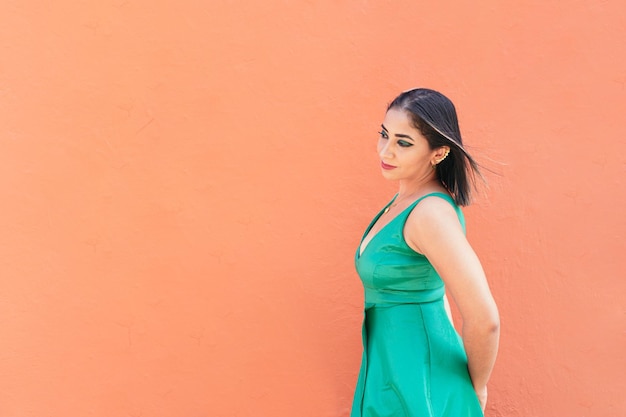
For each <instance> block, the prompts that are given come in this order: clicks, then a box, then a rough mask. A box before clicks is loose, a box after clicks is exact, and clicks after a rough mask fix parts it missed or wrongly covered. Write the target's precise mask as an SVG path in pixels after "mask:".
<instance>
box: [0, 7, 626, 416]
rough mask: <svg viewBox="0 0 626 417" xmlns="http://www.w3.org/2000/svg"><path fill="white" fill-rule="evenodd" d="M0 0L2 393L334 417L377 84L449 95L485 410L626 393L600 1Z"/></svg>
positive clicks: (620, 56)
mask: <svg viewBox="0 0 626 417" xmlns="http://www.w3.org/2000/svg"><path fill="white" fill-rule="evenodd" d="M524 3H525V5H523V6H521V5H516V3H515V2H500V1H495V0H489V1H483V2H478V5H477V4H473V2H445V1H444V2H415V1H413V0H412V1H404V0H401V1H394V2H391V1H370V2H368V1H357V0H351V1H342V2H336V1H330V0H325V1H307V2H305V1H301V2H295V1H294V2H288V1H279V0H265V1H228V2H226V1H223V2H218V1H207V2H202V1H188V0H184V1H177V2H175V1H169V2H168V1H156V2H155V1H145V0H135V1H124V0H118V1H108V2H75V1H68V0H59V1H55V2H51V1H30V2H21V1H14V0H11V1H7V2H5V4H4V5H3V7H2V9H3V10H2V13H0V47H1V50H2V54H1V58H0V106H1V107H0V191H1V194H2V201H3V202H2V204H0V230H2V233H0V277H1V280H0V285H1V287H0V318H1V319H0V334H2V343H0V415H1V416H6V417H13V416H20V417H30V416H32V417H42V416H54V417H56V416H59V417H60V416H95V417H105V416H106V417H109V416H136V417H139V416H150V417H159V416H176V417H178V416H185V417H194V416H211V417H212V416H218V417H224V416H226V417H227V416H273V417H288V416H289V417H291V416H302V417H305V416H311V417H313V416H315V417H320V416H328V417H336V416H347V414H348V409H349V406H350V401H351V397H352V389H353V386H354V383H355V381H356V373H357V371H358V366H359V363H360V348H361V346H360V320H361V305H362V293H361V288H360V283H359V281H358V279H357V277H356V275H355V273H354V271H353V265H352V256H353V253H354V250H355V247H356V245H357V242H358V239H359V238H360V235H361V233H362V231H363V229H364V227H365V226H366V225H367V223H368V222H369V220H370V218H371V217H372V215H373V214H374V213H375V212H376V211H377V209H378V208H379V207H380V206H381V205H382V204H384V203H385V202H386V201H387V199H388V198H389V197H390V196H391V195H392V194H393V192H394V185H392V184H387V183H385V182H384V181H383V180H382V179H381V178H380V176H379V169H378V168H377V162H376V155H375V151H374V147H375V140H376V130H377V126H378V125H379V123H380V120H381V119H382V117H383V112H384V109H385V104H386V103H387V102H388V101H389V100H391V99H392V98H393V97H394V96H395V95H396V94H397V93H398V92H399V91H401V90H403V89H406V88H409V87H413V86H428V87H431V88H435V89H439V90H441V91H443V92H445V93H446V94H448V95H449V96H450V97H451V98H452V99H453V101H455V102H456V104H457V106H458V109H459V112H460V119H461V125H462V130H463V131H464V133H465V138H466V141H467V142H468V143H469V144H470V145H471V147H472V149H474V153H475V154H476V156H477V157H478V158H479V159H480V160H482V161H483V162H484V163H485V165H486V166H487V167H490V168H492V169H494V170H495V171H496V172H497V173H498V175H494V174H488V179H489V182H490V188H489V190H487V192H486V193H484V195H483V196H482V197H481V198H480V200H479V201H478V203H477V204H476V205H475V206H472V207H470V208H469V209H468V210H467V211H466V213H467V217H468V229H469V237H470V240H471V241H472V242H473V244H474V245H475V247H476V250H477V251H478V252H479V255H480V256H481V258H482V259H483V261H484V263H485V268H486V270H487V272H488V274H489V278H490V281H491V283H492V287H493V291H494V294H495V296H496V298H497V301H498V303H499V306H500V309H501V315H502V344H501V353H500V356H499V361H498V363H497V368H496V370H495V373H494V376H493V380H492V383H491V386H490V404H489V415H490V416H587V417H589V416H598V417H607V416H623V415H625V414H626V402H625V396H624V392H625V391H626V378H625V377H624V370H625V369H626V359H625V358H626V355H624V354H623V352H624V351H625V350H626V336H625V333H624V328H625V324H626V322H625V315H624V294H625V291H626V283H625V280H624V271H625V269H626V268H625V267H626V261H625V257H624V256H623V253H622V249H623V239H624V232H625V229H626V227H625V226H626V224H625V221H624V215H623V211H624V204H625V203H626V196H625V193H624V181H623V179H622V178H623V175H624V164H625V159H624V154H625V153H626V142H625V141H624V139H623V138H624V137H625V136H626V127H625V125H624V123H623V118H624V116H623V113H624V97H625V93H626V88H625V83H626V65H625V64H626V55H625V54H624V39H625V38H626V7H625V6H624V5H623V2H621V1H618V0H610V1H603V2H598V1H593V0H585V1H577V2H571V3H568V5H567V6H563V4H564V3H563V2H562V1H556V0H549V1H532V2H524Z"/></svg>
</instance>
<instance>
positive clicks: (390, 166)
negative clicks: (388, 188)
mask: <svg viewBox="0 0 626 417" xmlns="http://www.w3.org/2000/svg"><path fill="white" fill-rule="evenodd" d="M380 166H381V167H382V169H394V168H395V167H394V166H393V165H387V164H386V163H384V162H383V161H380Z"/></svg>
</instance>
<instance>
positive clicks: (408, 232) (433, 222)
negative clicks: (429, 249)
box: [404, 194, 465, 253]
mask: <svg viewBox="0 0 626 417" xmlns="http://www.w3.org/2000/svg"><path fill="white" fill-rule="evenodd" d="M457 210H459V209H458V207H457V206H456V204H454V201H453V200H452V199H451V198H449V199H448V198H445V197H444V196H443V195H441V194H435V195H429V196H426V197H425V198H423V199H422V200H421V201H419V202H418V204H417V205H416V206H415V207H414V208H413V210H412V211H411V213H410V214H409V216H408V218H407V221H406V224H405V228H404V235H405V240H406V241H407V243H408V244H409V246H410V247H412V248H413V249H414V250H416V251H417V252H420V253H424V252H425V250H426V246H427V245H428V244H429V243H435V242H439V243H443V242H445V241H446V240H449V239H458V238H460V237H463V238H464V237H465V233H464V227H463V224H462V223H461V219H460V218H459V213H458V211H457Z"/></svg>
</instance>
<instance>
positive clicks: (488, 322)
mask: <svg viewBox="0 0 626 417" xmlns="http://www.w3.org/2000/svg"><path fill="white" fill-rule="evenodd" d="M481 327H482V330H483V331H484V332H485V333H487V334H494V333H495V334H499V333H500V315H499V314H498V312H497V311H496V312H494V313H492V314H490V315H489V316H488V317H485V318H484V320H483V323H482V326H481Z"/></svg>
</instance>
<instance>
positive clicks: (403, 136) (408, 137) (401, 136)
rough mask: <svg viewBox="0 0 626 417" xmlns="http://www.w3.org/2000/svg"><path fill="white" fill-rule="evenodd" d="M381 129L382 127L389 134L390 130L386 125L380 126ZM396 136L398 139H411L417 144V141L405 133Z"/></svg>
mask: <svg viewBox="0 0 626 417" xmlns="http://www.w3.org/2000/svg"><path fill="white" fill-rule="evenodd" d="M380 127H382V128H383V130H384V131H385V132H389V130H388V129H387V128H386V127H385V125H380ZM394 136H395V137H397V138H405V139H411V140H412V141H413V142H415V139H413V138H412V137H410V136H409V135H405V134H403V133H396V134H395V135H394Z"/></svg>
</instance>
